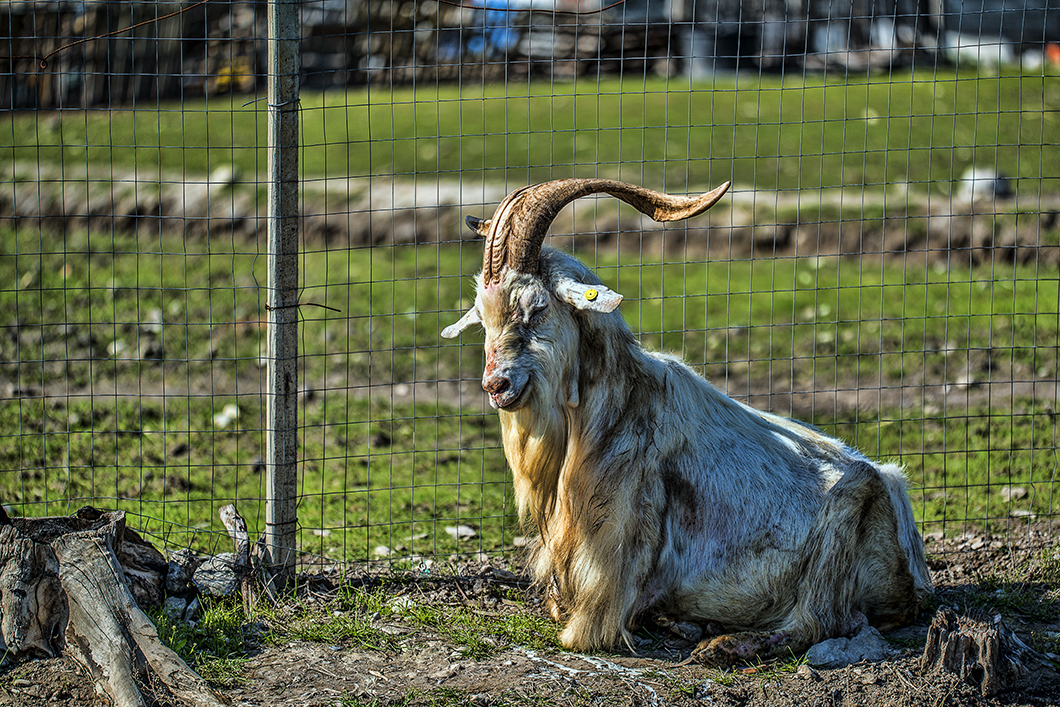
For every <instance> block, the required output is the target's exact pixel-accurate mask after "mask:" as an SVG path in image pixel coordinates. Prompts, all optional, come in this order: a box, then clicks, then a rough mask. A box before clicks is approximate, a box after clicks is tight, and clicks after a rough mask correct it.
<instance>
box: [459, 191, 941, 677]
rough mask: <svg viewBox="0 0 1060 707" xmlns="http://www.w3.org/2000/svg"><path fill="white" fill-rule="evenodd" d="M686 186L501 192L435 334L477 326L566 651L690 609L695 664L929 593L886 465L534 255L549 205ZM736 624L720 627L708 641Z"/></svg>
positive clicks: (882, 612) (874, 613)
mask: <svg viewBox="0 0 1060 707" xmlns="http://www.w3.org/2000/svg"><path fill="white" fill-rule="evenodd" d="M728 186H729V185H728V184H724V185H722V186H721V187H719V188H717V189H715V190H714V191H712V192H709V193H707V194H704V195H703V196H701V197H699V198H691V197H675V196H669V195H665V194H660V193H658V192H653V191H650V190H647V189H643V188H640V187H636V186H632V185H629V184H623V183H621V182H614V181H610V180H601V179H585V180H581V179H568V180H558V181H554V182H547V183H545V184H539V185H536V186H532V187H526V188H523V189H520V190H518V191H515V192H513V193H512V194H510V195H509V196H508V197H507V198H506V199H505V200H504V201H503V202H502V203H501V204H500V206H499V207H498V208H497V211H496V213H495V214H494V217H493V218H492V219H491V220H488V221H480V220H478V219H475V218H473V217H468V224H469V226H471V227H472V228H473V229H474V230H476V231H477V232H479V233H480V234H482V235H484V236H485V237H486V239H487V240H486V246H485V253H484V256H483V268H482V273H481V274H480V275H479V277H478V280H477V285H478V289H477V296H476V299H475V305H474V307H472V308H471V309H470V310H469V311H468V312H467V313H466V314H465V315H464V316H463V317H462V318H461V319H460V321H459V322H457V323H456V324H454V325H452V326H450V327H447V328H446V329H445V330H444V331H443V332H442V336H445V337H447V338H451V337H454V336H457V335H458V334H459V333H460V332H461V331H463V330H464V329H465V328H467V327H468V326H471V325H472V324H481V325H482V326H483V327H484V328H485V331H486V341H485V348H486V369H485V373H484V375H483V378H482V387H483V389H484V390H485V391H486V392H487V393H489V399H490V402H491V404H492V405H493V407H495V408H497V409H498V411H499V414H500V418H501V428H502V434H503V443H504V451H505V454H506V456H507V459H508V463H509V465H510V466H511V469H512V474H513V476H514V487H515V497H516V501H517V503H518V507H519V511H520V515H521V517H522V518H523V519H524V520H525V519H527V518H529V519H532V521H533V523H534V524H536V526H537V530H538V535H539V537H538V540H537V544H536V547H535V549H534V551H533V554H532V567H533V572H534V575H535V578H536V580H537V581H538V582H539V583H540V584H541V585H542V586H543V587H544V588H545V589H546V590H547V592H548V596H549V602H550V607H551V610H552V613H553V615H554V616H555V617H556V619H557V620H560V621H566V626H565V628H564V630H563V631H562V633H561V635H560V639H561V641H562V643H563V645H564V646H566V647H568V648H571V649H577V650H592V649H597V648H603V647H609V646H613V645H615V644H616V643H618V642H619V641H625V642H626V643H627V644H629V643H630V633H629V632H630V631H631V630H633V629H635V628H636V627H637V626H638V625H639V624H640V622H641V621H643V620H645V619H656V620H658V621H660V622H662V623H665V622H667V621H685V622H695V623H698V624H700V625H702V626H703V627H704V628H705V629H706V631H707V633H708V638H707V639H705V640H704V641H703V642H702V643H701V644H700V645H699V647H698V648H697V649H696V651H695V653H694V657H695V658H697V659H699V660H702V661H704V662H708V663H712V664H716V665H731V664H733V663H735V662H736V661H739V660H741V659H748V658H752V657H759V658H770V657H774V656H779V655H787V654H788V653H789V651H801V650H803V649H805V648H806V647H808V646H809V645H811V644H812V643H814V642H817V641H819V640H822V639H824V638H828V637H833V636H839V635H846V634H849V633H851V632H852V631H854V630H855V629H856V628H858V626H859V625H860V624H861V623H862V622H863V621H864V620H866V619H868V620H869V621H871V622H872V623H873V624H875V625H877V626H881V627H893V626H896V625H899V624H901V623H904V622H906V621H908V620H909V619H911V618H912V617H913V616H914V615H915V613H916V611H917V609H918V607H919V605H920V603H921V601H922V600H923V599H924V598H925V597H926V596H927V595H928V594H929V593H930V592H931V591H932V589H931V578H930V575H929V572H928V569H927V566H926V564H925V561H924V554H923V545H922V541H921V538H920V536H919V534H918V532H917V528H916V524H915V522H914V518H913V512H912V508H911V506H910V503H909V500H908V497H907V495H906V491H905V483H904V479H903V475H902V472H901V470H900V469H899V468H898V467H897V466H895V465H892V464H882V465H879V464H874V463H873V462H871V461H869V460H868V459H866V458H865V457H864V456H862V455H861V454H860V453H858V452H857V451H855V450H853V449H851V448H850V447H848V446H846V445H845V444H843V443H842V442H840V441H838V440H835V439H832V438H830V437H828V436H826V435H824V434H822V433H820V432H818V431H817V430H815V429H813V428H812V427H809V426H807V425H804V424H802V423H799V422H796V421H793V420H790V419H787V418H783V417H779V416H777V415H773V414H770V413H766V412H761V411H759V410H755V409H753V408H751V407H749V406H747V405H744V404H741V403H739V402H736V401H735V400H732V399H731V398H729V397H728V396H726V395H725V394H724V393H722V392H721V391H719V390H718V389H716V388H715V387H713V386H712V385H711V384H710V383H708V382H707V381H706V380H704V379H703V378H701V377H700V376H698V375H696V374H695V373H694V372H693V371H692V370H691V369H690V368H689V367H688V366H686V365H685V364H683V363H682V362H681V361H680V360H678V359H677V358H675V357H672V356H667V355H663V354H659V353H653V352H649V351H646V350H645V349H643V348H642V347H641V346H640V345H639V344H638V343H637V341H636V339H635V338H634V336H633V334H632V333H631V332H630V330H629V328H628V327H627V326H626V323H625V321H624V320H623V319H622V317H621V315H620V314H618V313H617V312H614V311H613V310H614V309H615V308H616V307H617V306H618V304H619V302H621V299H622V297H621V295H619V294H618V293H616V292H613V291H611V290H609V289H608V288H606V287H604V286H603V285H602V284H601V282H600V280H599V279H597V278H596V276H595V275H593V273H592V272H590V271H589V270H588V269H587V268H586V267H585V266H584V265H582V264H581V263H580V262H578V261H577V260H575V259H574V258H572V257H570V256H568V255H565V254H563V253H560V252H558V251H555V250H551V249H544V250H542V249H541V243H542V241H543V239H544V236H545V233H546V231H547V229H548V227H549V224H550V223H551V222H552V220H553V219H554V218H555V216H556V214H557V213H558V212H559V210H560V209H561V208H563V206H564V205H566V204H567V203H569V202H570V201H572V200H574V199H576V198H578V197H581V196H585V195H588V194H593V193H601V192H602V193H607V194H611V195H612V196H615V197H617V198H619V199H622V200H623V201H626V202H627V203H629V204H632V205H633V206H635V207H636V208H637V209H639V210H640V211H642V212H643V213H645V214H648V215H649V216H651V217H652V218H654V219H655V220H657V221H670V220H677V219H682V218H687V217H689V216H694V215H696V214H698V213H701V212H703V211H705V210H706V209H708V208H710V206H712V205H713V204H714V203H715V202H716V201H717V200H718V199H719V198H720V197H721V196H722V194H724V192H725V190H726V189H727V188H728ZM724 631H734V632H735V633H732V634H729V635H718V634H720V633H722V632H724Z"/></svg>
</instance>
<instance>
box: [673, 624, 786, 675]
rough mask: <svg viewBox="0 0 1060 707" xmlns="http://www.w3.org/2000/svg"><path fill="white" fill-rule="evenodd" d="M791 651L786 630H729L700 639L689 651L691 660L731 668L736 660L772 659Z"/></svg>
mask: <svg viewBox="0 0 1060 707" xmlns="http://www.w3.org/2000/svg"><path fill="white" fill-rule="evenodd" d="M790 651H791V640H790V636H788V634H786V633H761V632H744V633H729V634H725V635H723V636H715V637H713V638H707V639H705V640H703V641H702V642H701V643H700V644H699V645H698V646H696V648H695V650H693V651H692V655H691V660H692V661H694V662H696V663H702V664H704V665H709V666H712V667H715V668H732V667H734V666H736V665H739V664H740V663H750V662H753V661H764V660H773V659H776V658H780V657H782V656H785V655H787V654H788V653H790Z"/></svg>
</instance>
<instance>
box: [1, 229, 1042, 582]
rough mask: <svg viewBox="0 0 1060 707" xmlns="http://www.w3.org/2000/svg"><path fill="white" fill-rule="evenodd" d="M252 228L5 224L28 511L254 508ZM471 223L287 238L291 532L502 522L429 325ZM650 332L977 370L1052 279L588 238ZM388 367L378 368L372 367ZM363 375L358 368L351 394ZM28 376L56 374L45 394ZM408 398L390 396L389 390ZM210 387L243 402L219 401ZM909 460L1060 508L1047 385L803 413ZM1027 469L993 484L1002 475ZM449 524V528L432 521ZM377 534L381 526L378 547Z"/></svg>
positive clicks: (953, 485) (259, 478) (744, 348)
mask: <svg viewBox="0 0 1060 707" xmlns="http://www.w3.org/2000/svg"><path fill="white" fill-rule="evenodd" d="M258 248H259V246H258V244H256V243H251V242H234V243H218V242H206V241H192V240H188V241H181V240H176V239H174V238H170V237H163V238H161V239H158V238H156V239H155V241H154V243H153V244H151V245H149V246H148V247H145V244H143V243H141V242H139V241H137V239H136V238H135V237H134V236H131V235H122V234H120V233H108V234H105V235H100V234H98V233H95V232H89V231H86V232H68V233H65V234H63V235H62V236H60V237H57V238H51V237H44V236H42V235H41V234H40V232H36V231H33V230H29V229H20V230H17V231H7V232H5V233H2V234H0V282H2V283H7V284H5V285H4V287H3V288H2V289H0V311H4V312H7V313H9V314H8V317H7V319H6V323H5V325H4V327H3V329H4V332H5V333H4V335H3V336H2V337H0V361H2V363H0V377H2V378H3V379H4V381H5V382H6V384H7V386H8V387H9V389H10V390H12V391H19V393H18V394H17V395H16V396H14V397H12V399H10V400H9V402H8V403H7V404H5V405H3V406H0V469H3V471H2V472H0V494H2V496H3V498H4V501H5V503H7V504H9V505H10V506H11V507H12V508H14V509H15V510H16V511H17V512H19V513H22V514H25V515H50V514H65V513H70V512H72V511H73V510H76V508H78V507H79V506H80V505H85V504H95V505H103V506H106V507H108V508H118V509H122V510H125V511H126V512H127V513H129V514H130V515H131V516H132V517H133V520H132V522H133V524H134V525H135V526H137V527H140V528H141V529H143V530H144V531H146V532H147V533H149V534H151V535H152V536H154V537H156V538H160V539H161V540H163V541H165V542H171V543H174V544H176V545H178V546H183V545H189V546H192V547H196V548H199V549H203V550H211V549H212V548H214V547H215V545H214V543H217V542H219V543H220V544H221V545H224V548H223V549H228V547H227V543H228V540H227V538H226V537H225V536H224V535H223V533H222V534H220V535H218V532H219V531H221V527H220V524H219V522H218V520H217V510H218V509H219V508H220V507H221V506H223V505H226V504H227V503H232V502H234V503H236V505H237V507H238V508H239V509H240V510H241V512H242V513H243V515H244V517H245V518H246V519H247V521H248V525H249V528H250V532H251V534H252V535H256V534H257V533H259V532H260V531H261V529H262V528H263V523H264V518H263V513H264V511H263V507H262V505H261V504H260V502H259V499H260V498H261V497H262V496H263V495H264V492H265V489H264V477H263V475H262V465H261V463H260V459H261V457H262V455H263V450H264V428H265V420H264V412H263V390H264V379H263V369H262V368H261V356H262V355H263V351H264V348H263V347H264V337H263V334H264V328H263V326H262V322H263V321H264V319H265V311H264V303H263V301H262V298H263V294H262V288H261V287H260V283H262V282H263V281H264V279H265V278H264V273H263V272H262V269H263V261H264V257H263V256H262V255H261V254H260V253H259V252H258ZM479 258H480V254H479V252H478V246H477V245H476V246H475V247H470V246H468V247H464V246H460V245H456V244H452V245H447V244H441V245H423V246H398V247H386V248H374V249H363V250H351V249H330V250H326V251H312V252H307V253H305V254H304V255H303V256H302V270H303V272H304V273H305V278H304V279H305V294H304V296H303V301H315V302H318V303H321V304H327V305H328V306H331V307H335V308H337V309H338V310H340V311H338V312H333V311H329V310H320V309H315V308H313V309H309V308H307V309H304V310H303V311H302V313H301V315H302V316H301V321H302V324H301V335H300V350H301V353H302V356H303V359H302V367H301V370H300V373H299V378H300V383H301V384H302V385H303V386H307V387H308V388H310V389H311V394H307V395H306V396H304V397H303V401H302V405H301V409H300V416H301V419H300V423H301V425H302V428H303V430H302V434H301V462H300V469H299V487H298V488H299V497H300V501H299V522H300V524H301V527H302V530H303V533H302V537H303V540H302V545H303V548H304V549H306V550H307V551H310V552H315V553H317V554H320V555H324V556H329V557H335V556H339V557H346V558H350V559H365V558H369V559H370V558H373V557H375V556H377V555H386V554H387V553H389V557H390V558H391V559H392V560H400V561H402V562H406V563H407V564H408V566H410V567H412V566H415V565H416V563H418V562H419V561H420V560H421V558H423V557H426V556H433V555H439V554H441V555H445V554H449V553H453V552H457V551H463V552H478V551H481V550H486V551H491V550H499V549H503V548H510V547H512V543H513V540H514V538H515V536H517V535H520V534H521V532H522V531H521V529H520V528H519V524H518V522H517V521H516V519H515V517H514V511H513V504H512V499H511V487H510V483H509V480H508V476H507V473H506V470H505V465H504V459H503V454H502V452H501V450H500V447H499V429H498V422H497V419H496V416H495V415H494V414H490V413H488V412H486V413H480V412H475V413H470V412H467V411H462V410H460V409H458V408H456V407H455V406H454V405H453V403H452V401H450V400H449V399H447V397H446V396H445V395H443V393H442V392H437V393H436V392H429V393H423V394H416V395H415V396H408V395H406V396H405V398H399V397H394V398H392V397H391V395H390V394H391V393H392V392H394V391H396V390H397V388H394V389H392V388H391V387H390V386H391V385H396V386H398V387H400V386H406V387H407V388H408V389H409V390H412V389H413V388H412V386H415V385H417V384H420V385H433V384H434V383H436V382H438V381H442V382H446V381H451V382H459V381H468V383H467V385H468V386H469V390H471V391H473V390H474V387H475V383H474V381H475V380H476V379H477V378H478V376H479V375H480V372H481V370H482V365H483V362H482V349H481V341H482V339H481V333H478V332H468V333H466V334H465V335H464V336H463V337H462V338H461V339H459V340H458V341H457V342H455V343H449V342H446V341H444V340H441V339H439V338H438V331H440V330H441V329H442V328H443V327H444V326H445V325H446V324H448V323H450V322H452V321H455V319H457V318H458V317H459V315H460V313H461V312H462V310H463V309H464V308H465V307H466V306H467V305H468V304H469V301H470V300H469V295H470V287H469V277H470V275H471V274H472V273H473V272H474V271H475V270H476V268H477V267H478V259H479ZM595 265H596V267H597V271H598V272H599V274H600V275H601V277H602V278H603V279H604V281H605V282H607V283H608V284H609V286H611V287H613V288H615V289H617V290H618V291H620V292H622V293H623V294H624V295H625V296H626V300H625V302H624V304H623V305H622V311H623V313H624V315H625V317H626V319H627V321H628V322H629V324H630V326H631V327H632V328H633V330H634V331H636V332H638V333H639V336H640V338H641V340H642V341H643V342H644V343H645V344H646V345H647V346H649V347H651V348H655V349H661V350H669V351H676V352H678V353H680V354H681V355H683V356H684V357H685V358H686V360H688V361H689V362H690V363H691V364H692V365H693V366H694V367H696V368H697V369H698V370H700V371H702V372H704V373H705V374H706V375H707V376H708V377H709V378H711V379H712V380H714V381H715V382H717V383H719V384H722V385H729V386H730V387H733V388H734V390H735V392H736V393H739V392H740V390H739V386H740V384H741V383H740V382H741V381H745V380H747V381H750V380H752V379H756V380H770V381H773V382H774V384H779V385H780V386H781V387H782V388H787V389H790V390H792V391H795V392H796V393H797V392H799V391H813V390H819V389H820V388H821V386H822V383H823V384H824V385H826V386H832V387H835V388H836V389H838V390H845V389H863V388H873V389H875V388H879V389H881V390H883V391H887V390H894V389H900V388H902V387H903V386H909V387H912V388H913V389H916V388H917V387H919V386H924V385H929V386H939V387H943V386H965V387H968V386H971V388H973V389H974V387H975V386H976V385H979V384H981V383H983V382H985V381H987V380H989V379H990V378H991V377H992V376H1000V377H1001V378H1006V377H1011V378H1012V379H1014V380H1022V381H1033V380H1035V379H1037V378H1046V379H1051V378H1052V377H1054V376H1055V374H1056V370H1057V366H1058V361H1057V354H1058V349H1057V347H1056V342H1057V341H1058V340H1060V317H1058V316H1057V314H1056V313H1057V312H1058V311H1060V301H1058V298H1060V293H1058V289H1060V287H1058V283H1060V279H1058V277H1057V274H1056V273H1055V272H1046V271H1042V270H1041V269H1036V268H1033V267H1030V266H1018V265H1017V266H1011V265H1010V266H1006V267H1004V268H1002V267H1001V266H996V265H995V266H981V267H977V268H971V269H969V268H961V267H950V268H948V269H938V268H934V267H930V266H926V265H923V266H920V267H915V266H912V265H910V264H908V263H902V262H900V261H895V262H894V263H893V264H892V263H889V262H884V263H882V264H881V263H877V264H874V265H869V266H862V267H855V266H854V265H853V264H852V262H851V261H845V260H836V259H821V260H817V261H810V260H807V259H784V258H778V259H756V260H742V261H740V260H736V261H714V262H688V263H680V264H673V263H658V262H643V263H641V262H637V263H635V264H625V261H620V260H616V259H614V258H613V257H610V256H601V257H599V258H597V259H596V261H595ZM379 384H382V385H383V386H384V387H383V388H372V386H377V385H379ZM370 390H375V391H376V393H375V394H371V395H370V394H369V391H370ZM41 392H47V393H48V395H49V396H50V397H48V398H45V397H42V396H41V395H40V393H41ZM406 398H407V399H409V402H405V401H404V400H405V399H406ZM229 405H235V406H236V408H237V409H238V417H236V418H235V419H234V420H231V421H229V422H227V423H224V422H223V421H221V422H219V421H218V419H219V418H218V417H217V416H218V415H219V414H220V413H222V412H223V410H224V408H225V407H226V406H229ZM809 421H811V422H814V423H815V424H818V425H819V426H822V427H824V428H825V429H826V431H828V432H831V433H833V434H836V435H838V436H840V437H841V438H843V439H845V440H847V441H849V442H851V443H852V444H854V445H855V446H857V447H859V448H860V449H862V450H863V451H865V452H866V453H867V454H869V455H870V456H873V457H877V458H888V459H895V460H897V461H899V462H901V463H903V464H905V465H906V466H907V468H908V470H909V473H910V476H911V479H912V487H913V491H914V505H915V509H916V512H917V514H918V517H919V518H920V519H921V520H922V521H924V522H926V523H928V524H943V527H953V525H954V524H957V525H960V524H962V523H964V522H966V521H968V520H971V522H973V523H977V524H980V525H983V524H986V525H991V524H993V525H999V526H1005V525H1006V524H1009V523H1011V522H1012V520H1013V519H1014V518H1015V519H1019V518H1025V517H1033V516H1034V515H1049V514H1051V513H1052V512H1053V508H1054V503H1055V500H1054V495H1053V493H1054V490H1055V483H1056V480H1055V478H1054V470H1055V465H1056V461H1055V439H1056V418H1055V411H1054V410H1052V409H1051V408H1050V407H1049V406H1048V404H1044V403H1042V401H1041V400H1040V399H1038V400H1034V399H1031V398H1019V397H1017V398H1008V397H987V396H982V402H981V403H977V404H972V405H971V406H970V407H962V408H960V409H953V408H950V409H936V408H933V407H931V406H930V405H922V404H921V405H915V404H914V405H911V406H910V405H903V406H890V407H888V406H887V405H881V406H879V407H878V409H873V410H872V411H850V412H845V413H842V415H840V416H838V417H835V416H829V417H825V416H818V417H817V418H816V419H811V420H809ZM1005 487H1008V488H1009V489H1022V490H1021V491H1019V492H1017V493H1012V492H1011V491H1009V492H1008V495H1007V496H1004V497H1003V496H1002V493H1003V491H1002V489H1003V488H1005ZM459 525H467V526H471V527H473V529H474V530H475V533H476V535H475V537H473V538H471V539H466V540H457V539H456V538H455V537H453V535H452V534H451V533H450V532H449V531H447V530H446V528H455V527H456V526H459ZM381 548H385V550H384V549H381Z"/></svg>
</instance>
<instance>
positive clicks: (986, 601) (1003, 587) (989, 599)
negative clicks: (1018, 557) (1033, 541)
mask: <svg viewBox="0 0 1060 707" xmlns="http://www.w3.org/2000/svg"><path fill="white" fill-rule="evenodd" d="M975 579H976V585H977V586H976V588H975V591H974V592H966V593H965V594H964V596H962V597H961V598H962V599H963V600H964V601H965V602H967V606H968V607H974V608H978V609H989V610H992V611H996V612H1000V613H1002V614H1003V615H1005V616H1016V617H1018V618H1019V619H1020V620H1023V621H1035V622H1042V623H1051V622H1055V621H1056V620H1057V619H1058V618H1060V548H1057V547H1055V546H1054V547H1048V548H1045V549H1043V550H1041V551H1039V552H1038V554H1037V555H1036V556H1033V557H1031V558H1030V559H1028V560H1026V561H1024V562H1021V563H1019V564H1018V565H1013V566H1009V567H996V566H995V567H994V568H992V569H990V570H989V571H987V572H985V573H980V574H978V575H977V576H976V578H975Z"/></svg>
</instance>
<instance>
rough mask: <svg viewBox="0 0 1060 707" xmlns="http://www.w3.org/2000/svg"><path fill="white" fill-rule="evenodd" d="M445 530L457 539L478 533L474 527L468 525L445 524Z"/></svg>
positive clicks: (471, 536)
mask: <svg viewBox="0 0 1060 707" xmlns="http://www.w3.org/2000/svg"><path fill="white" fill-rule="evenodd" d="M445 532H447V533H449V534H450V535H452V536H453V537H454V538H456V539H457V540H466V539H468V538H473V537H475V536H477V535H478V533H477V532H475V529H474V528H472V527H471V526H470V525H456V526H453V525H447V526H445Z"/></svg>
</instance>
